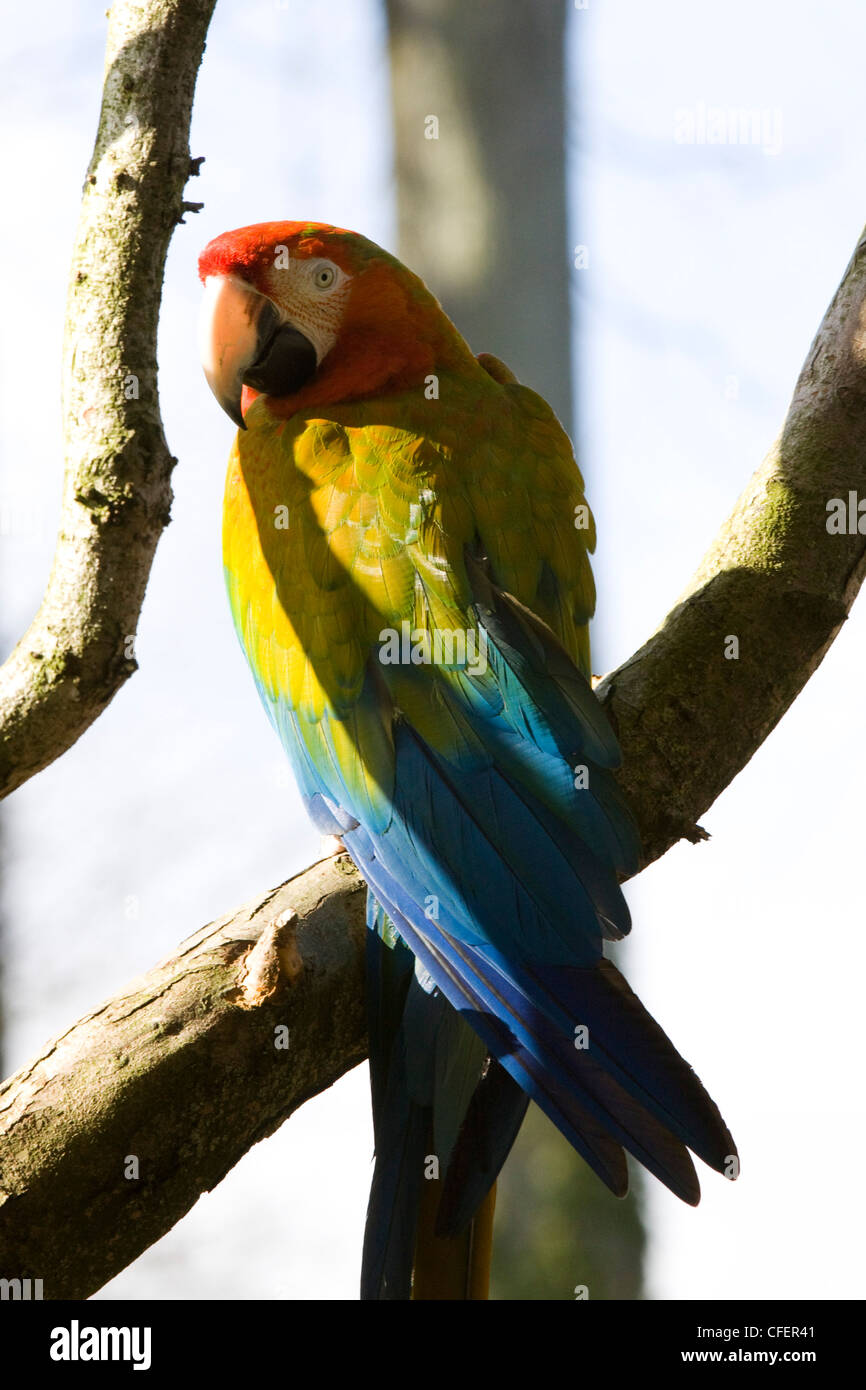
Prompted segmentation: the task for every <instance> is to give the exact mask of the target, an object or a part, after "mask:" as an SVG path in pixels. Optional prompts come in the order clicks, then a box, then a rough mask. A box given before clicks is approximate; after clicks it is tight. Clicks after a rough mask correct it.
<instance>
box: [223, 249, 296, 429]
mask: <svg viewBox="0 0 866 1390" xmlns="http://www.w3.org/2000/svg"><path fill="white" fill-rule="evenodd" d="M199 350H200V353H201V362H202V366H203V367H204V374H205V377H206V378H207V383H208V386H209V387H210V389H211V390H212V391H213V393H214V395H215V396H216V398H217V400H218V401H219V403H220V405H221V406H222V408H223V410H224V411H225V412H226V414H227V415H228V416H229V417H230V418H231V419H232V420H234V422H235V424H236V425H237V426H238V427H239V428H240V429H245V428H246V426H245V424H244V417H243V414H242V412H241V392H242V389H243V387H244V386H251V387H252V388H253V389H254V390H256V391H261V392H264V393H265V394H266V395H269V396H287V395H290V394H292V393H293V392H294V391H297V390H299V389H300V387H301V386H303V384H304V382H305V381H308V380H309V378H310V377H311V376H312V375H313V373H314V372H315V370H316V367H317V365H318V362H317V359H316V350H315V348H314V347H313V345H312V343H311V342H310V340H309V339H308V338H305V337H304V335H303V333H300V332H299V331H298V329H297V328H294V327H292V325H291V324H290V323H286V322H285V321H284V320H283V318H282V317H281V315H280V312H279V310H278V309H277V307H276V305H275V304H273V303H272V302H271V300H270V299H268V298H267V297H266V296H265V295H263V294H259V292H258V290H255V289H253V287H252V285H248V284H247V282H246V281H245V280H241V279H240V278H239V277H238V276H235V275H209V276H208V278H207V280H206V281H205V291H204V302H203V304H202V312H201V320H200V327H199Z"/></svg>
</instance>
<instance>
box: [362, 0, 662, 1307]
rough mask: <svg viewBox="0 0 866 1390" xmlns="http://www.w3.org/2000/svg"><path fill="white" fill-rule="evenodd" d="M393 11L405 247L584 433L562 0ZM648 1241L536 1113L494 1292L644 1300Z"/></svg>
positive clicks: (503, 1205)
mask: <svg viewBox="0 0 866 1390" xmlns="http://www.w3.org/2000/svg"><path fill="white" fill-rule="evenodd" d="M387 9H388V21H389V27H390V48H391V82H392V97H393V109H394V145H395V151H394V157H395V165H396V181H397V208H398V216H399V248H398V250H399V255H400V257H401V259H403V260H404V261H405V262H406V263H407V265H409V266H411V268H412V269H413V270H415V271H417V272H418V274H419V275H421V276H422V278H423V279H424V280H425V281H426V282H427V284H428V285H429V287H430V289H431V290H432V291H433V293H434V294H435V295H437V297H438V298H439V299H440V301H441V303H442V306H443V308H444V309H445V312H446V313H447V314H448V315H449V316H450V317H451V318H452V319H453V320H454V322H455V323H456V324H457V327H458V328H459V329H460V332H461V333H462V334H463V335H464V337H465V338H466V339H467V341H468V342H469V344H470V346H471V347H472V348H473V350H474V351H475V352H492V353H495V354H496V356H497V357H502V358H503V360H504V361H505V362H507V363H508V365H509V367H511V369H512V371H514V372H515V373H516V375H517V376H518V378H519V379H520V380H521V381H524V382H526V383H527V385H529V386H532V387H533V388H534V389H535V390H537V391H539V392H540V393H541V394H542V395H543V396H544V397H545V399H546V400H548V401H549V402H550V404H551V405H552V406H553V408H554V409H555V411H556V413H557V415H558V416H559V418H560V419H561V420H562V422H563V424H564V425H565V426H566V428H567V429H569V430H570V431H571V432H572V433H573V429H572V418H573V416H572V408H571V395H572V379H571V324H570V313H569V281H570V266H571V256H570V254H569V244H568V227H567V215H566V183H565V178H566V171H565V88H564V37H565V18H566V5H565V3H564V0H533V3H527V0H475V3H472V4H467V3H466V0H387ZM632 1171H634V1170H632ZM643 1248H644V1232H643V1227H642V1223H641V1217H640V1211H639V1208H638V1203H637V1200H636V1198H635V1197H634V1196H631V1197H629V1198H628V1199H627V1201H625V1202H621V1201H618V1200H617V1198H615V1197H613V1196H611V1194H610V1193H609V1192H608V1191H607V1190H606V1188H604V1187H603V1186H602V1184H601V1183H600V1182H599V1180H598V1179H597V1178H596V1177H595V1175H594V1174H593V1173H592V1172H590V1170H589V1168H588V1167H587V1166H586V1165H585V1164H584V1163H583V1161H582V1160H581V1159H580V1158H579V1157H578V1155H577V1154H576V1153H575V1152H574V1150H573V1149H572V1148H571V1145H570V1144H568V1143H567V1141H566V1140H565V1139H564V1138H563V1137H562V1136H561V1135H560V1134H559V1132H558V1130H556V1129H555V1128H554V1127H553V1125H551V1124H550V1123H549V1121H548V1120H547V1119H546V1118H545V1117H544V1116H543V1115H542V1114H541V1112H540V1111H539V1110H537V1109H536V1108H535V1107H534V1106H532V1107H530V1111H529V1115H528V1116H527V1119H526V1122H525V1124H524V1126H523V1129H522V1131H521V1134H520V1137H519V1139H518V1141H517V1144H516V1145H515V1148H514V1151H513V1153H512V1156H511V1158H510V1159H509V1161H508V1163H507V1164H506V1167H505V1171H504V1174H503V1176H502V1178H501V1180H500V1184H499V1198H498V1202H497V1211H496V1239H495V1243H494V1268H493V1286H492V1290H491V1296H492V1297H493V1298H499V1299H527V1298H530V1299H573V1298H575V1297H583V1296H587V1294H588V1297H590V1298H592V1299H634V1298H640V1297H641V1294H642V1283H643V1280H642V1257H643ZM583 1289H586V1291H587V1294H584V1293H583V1292H582V1290H583ZM576 1291H577V1292H576Z"/></svg>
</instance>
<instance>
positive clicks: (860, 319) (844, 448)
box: [596, 236, 866, 865]
mask: <svg viewBox="0 0 866 1390" xmlns="http://www.w3.org/2000/svg"><path fill="white" fill-rule="evenodd" d="M858 489H861V490H862V491H864V492H866V236H864V237H862V238H861V240H860V241H859V242H858V244H857V247H856V249H855V251H854V255H853V256H852V258H851V261H850V262H849V265H848V268H847V270H846V272H845V275H844V278H843V280H842V283H841V285H840V286H839V289H838V290H837V292H836V295H835V297H834V299H833V302H832V303H831V305H830V307H829V309H828V310H827V313H826V314H825V316H824V320H823V322H822V324H821V327H820V328H819V330H818V333H817V336H816V338H815V341H814V343H813V344H812V347H811V349H810V351H809V355H808V357H807V359H806V363H805V365H804V367H803V369H802V371H801V373H800V378H799V380H798V382H797V386H796V389H795V391H794V397H793V400H792V402H791V406H790V408H789V411H788V416H787V419H786V420H785V424H784V426H783V428H782V431H781V433H780V435H779V437H778V439H777V440H776V442H775V443H774V445H773V447H772V448H771V450H770V452H769V454H768V455H767V458H766V459H765V460H764V463H763V464H762V465H761V467H760V468H759V469H758V471H757V473H755V474H754V476H753V477H752V478H751V479H750V481H749V483H748V485H747V487H746V489H745V491H744V492H743V494H742V496H741V497H740V499H739V501H738V502H737V504H736V506H735V507H734V510H733V512H732V513H731V515H730V517H729V518H728V520H727V521H726V522H725V524H724V526H723V527H722V529H721V530H720V532H719V534H718V536H717V537H716V539H715V541H714V542H713V544H712V546H711V547H710V549H709V550H708V552H707V554H706V555H705V556H704V559H703V561H702V563H701V565H700V567H699V568H698V571H697V573H696V574H695V576H694V577H693V579H692V581H691V583H690V584H689V585H688V587H687V589H686V590H685V592H684V594H683V595H682V597H681V598H680V600H679V602H678V603H677V604H676V606H675V607H674V609H673V611H672V612H671V613H669V614H668V616H667V617H666V618H665V620H664V622H663V623H662V625H661V627H660V628H659V629H658V630H657V631H656V632H655V633H654V634H653V636H652V637H650V639H649V641H648V642H647V643H646V644H645V645H644V646H643V647H641V649H640V651H638V652H636V653H635V655H634V656H633V657H631V658H630V659H629V660H628V661H626V662H625V663H624V664H623V665H622V666H620V667H619V669H618V670H616V671H614V672H613V673H612V674H611V675H609V676H607V677H606V678H605V679H604V680H603V681H602V682H601V684H600V685H599V686H598V689H597V691H596V693H597V695H598V696H599V698H600V699H601V700H602V701H603V703H604V704H605V707H606V709H607V713H608V716H609V717H610V719H611V721H612V722H613V725H614V727H615V729H616V730H617V733H618V735H619V739H620V743H621V745H622V749H623V771H622V774H621V779H620V780H621V782H622V785H623V787H624V788H625V791H626V793H627V795H628V797H629V800H630V802H631V804H632V807H633V810H634V811H635V814H636V816H637V821H638V825H639V826H640V830H641V836H642V839H643V847H644V858H643V863H644V865H646V864H649V863H651V862H652V860H654V859H657V858H658V857H659V855H661V854H664V852H665V850H667V849H669V848H670V846H671V845H672V844H674V842H675V841H676V840H679V839H681V838H686V839H689V840H697V839H702V838H704V836H705V832H703V831H702V830H701V829H700V828H699V826H698V824H697V822H698V820H699V818H700V816H702V815H703V814H704V812H705V811H706V810H707V808H708V807H709V806H711V805H712V803H713V802H714V801H715V799H716V797H717V796H718V795H719V793H720V792H722V791H723V790H724V788H725V787H726V786H727V785H728V783H729V782H731V781H732V780H733V778H734V777H735V776H736V775H737V773H738V772H739V771H740V770H741V769H742V768H743V767H745V765H746V763H747V762H748V761H749V759H750V758H751V757H752V754H753V753H755V752H756V750H757V749H758V748H759V747H760V746H761V744H762V743H763V741H764V739H765V738H766V737H767V735H768V734H769V733H770V731H771V730H772V729H773V728H774V727H775V725H776V724H777V723H778V722H779V720H780V719H781V717H782V715H783V714H784V713H785V710H786V709H787V708H788V706H789V705H790V704H791V703H792V701H793V700H794V699H795V697H796V696H797V695H798V694H799V692H800V691H801V690H802V688H803V686H804V685H805V684H806V681H807V680H808V679H809V677H810V676H811V675H812V673H813V671H815V669H816V668H817V667H818V665H819V664H820V662H821V660H822V658H823V656H824V654H825V652H826V651H827V649H828V647H829V646H830V644H831V642H832V641H833V638H834V637H835V636H836V634H837V632H838V631H839V629H840V627H841V625H842V623H843V622H844V620H845V618H846V617H847V615H848V611H849V609H850V608H851V605H852V603H853V602H854V599H855V598H856V596H857V593H858V591H859V588H860V585H861V583H862V582H863V576H864V572H866V535H863V534H861V533H860V531H859V530H858V529H857V528H856V526H855V529H854V532H853V534H851V533H846V534H841V535H836V534H831V533H830V532H829V531H828V510H827V504H828V502H829V501H830V500H831V499H834V498H838V499H841V500H842V501H843V502H844V503H845V506H846V510H847V507H848V499H849V492H857V490H858ZM855 508H856V501H855ZM863 526H864V529H866V517H864V519H863ZM730 637H736V638H737V641H738V651H739V655H738V657H736V658H733V659H732V658H731V657H729V656H728V657H726V654H725V653H726V646H727V648H728V651H731V650H732V648H731V647H730V644H729V643H728V639H729V638H730Z"/></svg>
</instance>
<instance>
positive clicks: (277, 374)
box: [242, 323, 318, 396]
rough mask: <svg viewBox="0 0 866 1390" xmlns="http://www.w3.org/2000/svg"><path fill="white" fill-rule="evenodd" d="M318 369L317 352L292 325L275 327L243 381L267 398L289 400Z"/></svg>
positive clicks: (245, 373) (286, 324)
mask: <svg viewBox="0 0 866 1390" xmlns="http://www.w3.org/2000/svg"><path fill="white" fill-rule="evenodd" d="M317 365H318V362H317V359H316V349H315V348H314V347H313V344H312V343H311V342H310V340H309V338H305V337H304V335H303V333H299V332H298V330H297V328H293V327H292V326H291V324H288V323H283V324H279V323H278V324H277V325H276V327H275V328H274V330H273V331H272V332H271V334H270V336H269V337H268V338H267V340H266V342H265V345H264V347H263V348H262V351H261V352H260V353H259V355H258V357H257V358H256V360H255V362H253V363H252V365H251V366H250V367H248V368H247V370H246V371H245V372H244V374H243V377H242V381H243V383H244V385H245V386H251V387H252V389H253V390H254V391H261V392H263V394H264V395H266V396H291V395H293V394H294V392H295V391H300V389H301V387H302V386H303V385H304V384H305V383H306V382H308V381H309V379H310V377H311V376H312V375H313V373H314V372H315V370H316V367H317Z"/></svg>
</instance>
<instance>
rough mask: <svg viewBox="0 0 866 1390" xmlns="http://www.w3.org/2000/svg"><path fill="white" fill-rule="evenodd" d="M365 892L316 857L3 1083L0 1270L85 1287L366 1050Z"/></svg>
mask: <svg viewBox="0 0 866 1390" xmlns="http://www.w3.org/2000/svg"><path fill="white" fill-rule="evenodd" d="M364 903H365V894H364V892H363V885H362V883H361V881H360V879H359V878H358V876H357V874H356V873H355V871H354V869H353V868H352V866H351V864H350V862H349V860H348V859H347V858H346V857H345V856H344V857H341V858H340V859H338V860H335V859H329V860H325V861H324V862H322V863H321V864H316V865H315V866H314V867H313V868H312V869H308V870H307V872H306V873H304V874H301V875H300V876H299V877H298V878H295V879H292V880H291V881H290V882H289V883H286V884H283V886H282V887H281V888H277V889H274V890H273V891H272V892H271V893H268V894H266V895H265V896H264V897H263V898H261V899H258V900H256V901H255V902H253V903H250V904H248V905H247V906H246V907H245V908H243V909H241V911H240V912H237V913H235V914H234V915H232V916H230V917H226V918H223V919H222V920H221V921H219V922H214V923H212V924H211V925H210V926H207V927H204V928H203V929H202V930H201V931H199V932H197V933H196V935H195V936H192V937H190V938H189V940H188V941H186V942H184V944H183V946H182V947H181V948H180V950H179V953H178V954H177V956H176V957H175V958H174V959H172V960H168V961H164V962H162V963H161V964H160V965H158V966H156V968H155V969H154V970H151V971H150V973H149V974H148V975H145V976H144V977H142V978H141V979H139V980H136V981H134V982H133V983H132V984H131V985H129V986H128V987H127V988H126V989H125V990H123V991H122V992H121V993H120V994H118V995H117V996H116V997H115V998H114V999H112V1000H110V1001H109V1002H108V1003H106V1004H104V1005H103V1006H102V1007H101V1008H99V1009H96V1010H95V1011H94V1012H93V1013H92V1014H90V1015H88V1017H87V1018H84V1019H82V1020H81V1021H80V1022H79V1023H77V1024H75V1026H74V1027H73V1028H70V1029H69V1030H68V1032H66V1033H64V1034H62V1035H61V1036H60V1037H59V1038H55V1039H54V1041H53V1042H51V1043H49V1044H48V1045H47V1046H46V1048H45V1049H44V1051H43V1052H42V1054H41V1056H39V1057H38V1058H36V1059H35V1060H34V1061H32V1062H31V1063H30V1064H29V1065H28V1066H26V1067H25V1068H24V1069H23V1070H22V1071H20V1072H19V1073H18V1074H17V1075H16V1076H14V1077H12V1078H11V1079H10V1080H9V1081H8V1082H7V1083H5V1084H4V1085H3V1086H2V1087H0V1278H21V1277H24V1278H27V1277H30V1278H34V1279H42V1280H43V1284H44V1289H43V1292H44V1297H45V1298H84V1297H87V1296H88V1295H89V1294H91V1293H93V1292H95V1290H96V1289H98V1288H100V1287H101V1286H102V1285H103V1284H104V1283H106V1281H107V1280H108V1279H110V1278H111V1277H112V1276H113V1275H114V1274H117V1273H118V1272H119V1271H120V1270H121V1269H124V1268H125V1267H126V1265H128V1264H129V1263H130V1262H131V1261H132V1260H134V1259H135V1258H136V1257H137V1256H138V1255H140V1254H141V1252H142V1251H143V1250H146V1249H147V1247H148V1246H149V1245H152V1244H153V1242H154V1241H156V1240H158V1239H159V1238H160V1236H162V1235H164V1234H165V1232H166V1231H168V1230H170V1229H171V1227H172V1226H174V1225H175V1223H176V1222H177V1221H179V1220H180V1218H181V1216H183V1215H184V1213H185V1212H187V1211H188V1210H189V1209H190V1207H192V1206H193V1204H194V1203H195V1202H196V1201H197V1199H198V1197H199V1196H200V1195H201V1193H202V1192H206V1191H208V1190H209V1189H210V1188H212V1187H215V1186H216V1184H217V1183H218V1182H219V1181H220V1180H221V1179H222V1178H223V1177H224V1176H225V1175H226V1173H227V1172H228V1171H229V1169H230V1168H231V1167H233V1165H234V1164H235V1163H237V1161H238V1159H239V1158H241V1157H242V1155H243V1154H244V1153H245V1152H246V1151H247V1149H249V1148H250V1147H251V1146H252V1145H253V1144H255V1143H256V1142H257V1141H258V1140H259V1139H263V1138H264V1137H265V1136H266V1135H268V1134H271V1133H272V1132H273V1131H274V1130H275V1129H276V1128H277V1127H278V1126H279V1125H280V1124H281V1123H282V1122H283V1120H284V1119H286V1117H287V1116H288V1115H290V1114H291V1113H292V1111H293V1110H295V1109H296V1108H297V1107H298V1106H299V1105H301V1104H302V1103H303V1102H304V1101H305V1100H308V1099H309V1098H310V1097H311V1096H313V1095H315V1094H316V1092H317V1091H321V1090H324V1089H325V1087H327V1086H330V1085H332V1083H333V1082H334V1081H336V1080H337V1078H338V1077H340V1076H341V1075H342V1074H343V1072H345V1071H347V1070H348V1068H350V1067H353V1066H355V1065H356V1063H358V1062H360V1061H362V1060H363V1058H364V1057H365V1056H366V1047H367V1038H366V1031H367V1030H366V1019H365V1015H364V1003H363V999H364V990H363V949H364V933H365V927H364ZM290 909H294V911H295V912H296V913H297V920H295V919H294V918H293V914H292V912H291V911H290ZM256 941H258V945H257V946H256V948H255V950H252V949H251V947H252V945H253V943H255V942H256Z"/></svg>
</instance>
